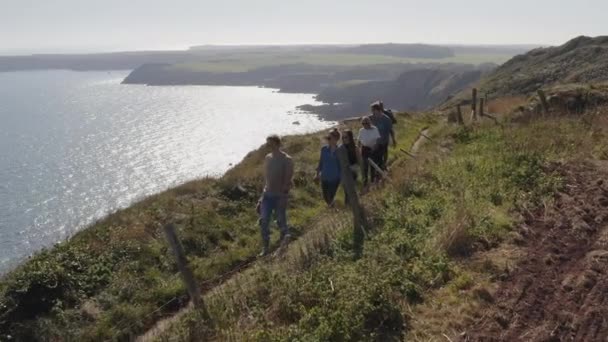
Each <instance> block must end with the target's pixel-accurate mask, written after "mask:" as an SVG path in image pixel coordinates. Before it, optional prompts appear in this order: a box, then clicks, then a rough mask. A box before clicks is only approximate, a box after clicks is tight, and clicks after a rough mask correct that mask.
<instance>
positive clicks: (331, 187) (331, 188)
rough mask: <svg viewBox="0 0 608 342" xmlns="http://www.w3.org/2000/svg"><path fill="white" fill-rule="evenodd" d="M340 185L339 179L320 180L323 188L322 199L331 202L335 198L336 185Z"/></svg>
mask: <svg viewBox="0 0 608 342" xmlns="http://www.w3.org/2000/svg"><path fill="white" fill-rule="evenodd" d="M339 186H340V181H339V180H335V181H324V180H322V181H321V190H323V199H324V200H325V203H327V204H331V203H333V201H334V198H336V193H337V192H338V187H339Z"/></svg>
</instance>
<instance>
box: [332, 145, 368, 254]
mask: <svg viewBox="0 0 608 342" xmlns="http://www.w3.org/2000/svg"><path fill="white" fill-rule="evenodd" d="M337 153H338V160H339V162H340V170H341V173H342V175H341V178H342V186H343V187H344V190H345V191H346V196H348V204H349V205H350V208H351V210H352V212H353V222H354V228H353V242H354V246H355V258H357V259H358V258H360V257H361V255H362V254H363V240H364V238H365V227H366V226H367V223H366V219H365V213H364V212H363V208H361V204H360V203H359V195H357V187H356V184H355V179H354V178H353V174H352V172H351V170H350V163H349V161H348V152H347V151H346V147H344V146H340V147H339V148H338V151H337Z"/></svg>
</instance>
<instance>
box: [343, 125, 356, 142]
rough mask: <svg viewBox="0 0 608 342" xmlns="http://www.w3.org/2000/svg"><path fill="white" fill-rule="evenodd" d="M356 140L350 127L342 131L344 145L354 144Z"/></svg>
mask: <svg viewBox="0 0 608 342" xmlns="http://www.w3.org/2000/svg"><path fill="white" fill-rule="evenodd" d="M354 142H355V138H354V137H353V131H351V130H350V129H346V130H344V132H343V133H342V143H343V144H344V145H348V144H352V143H354Z"/></svg>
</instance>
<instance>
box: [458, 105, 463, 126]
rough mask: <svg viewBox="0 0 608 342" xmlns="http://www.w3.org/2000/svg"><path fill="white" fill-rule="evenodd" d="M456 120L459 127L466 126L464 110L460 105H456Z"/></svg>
mask: <svg viewBox="0 0 608 342" xmlns="http://www.w3.org/2000/svg"><path fill="white" fill-rule="evenodd" d="M456 120H457V121H458V124H459V125H464V119H463V118H462V109H460V105H456Z"/></svg>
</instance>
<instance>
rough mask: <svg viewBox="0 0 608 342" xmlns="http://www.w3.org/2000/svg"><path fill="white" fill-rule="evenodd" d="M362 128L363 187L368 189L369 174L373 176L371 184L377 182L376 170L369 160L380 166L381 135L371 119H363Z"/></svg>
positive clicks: (359, 139)
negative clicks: (379, 148)
mask: <svg viewBox="0 0 608 342" xmlns="http://www.w3.org/2000/svg"><path fill="white" fill-rule="evenodd" d="M361 126H363V127H362V128H361V129H360V130H359V138H358V141H359V146H360V147H361V159H362V166H363V186H364V187H366V186H367V184H368V174H371V182H372V183H373V182H375V181H376V169H374V168H373V167H372V166H371V165H370V163H369V160H370V159H371V160H372V161H373V162H375V163H376V164H378V140H379V139H380V133H379V132H378V128H376V126H373V125H372V123H371V120H370V119H369V117H363V118H362V119H361Z"/></svg>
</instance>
